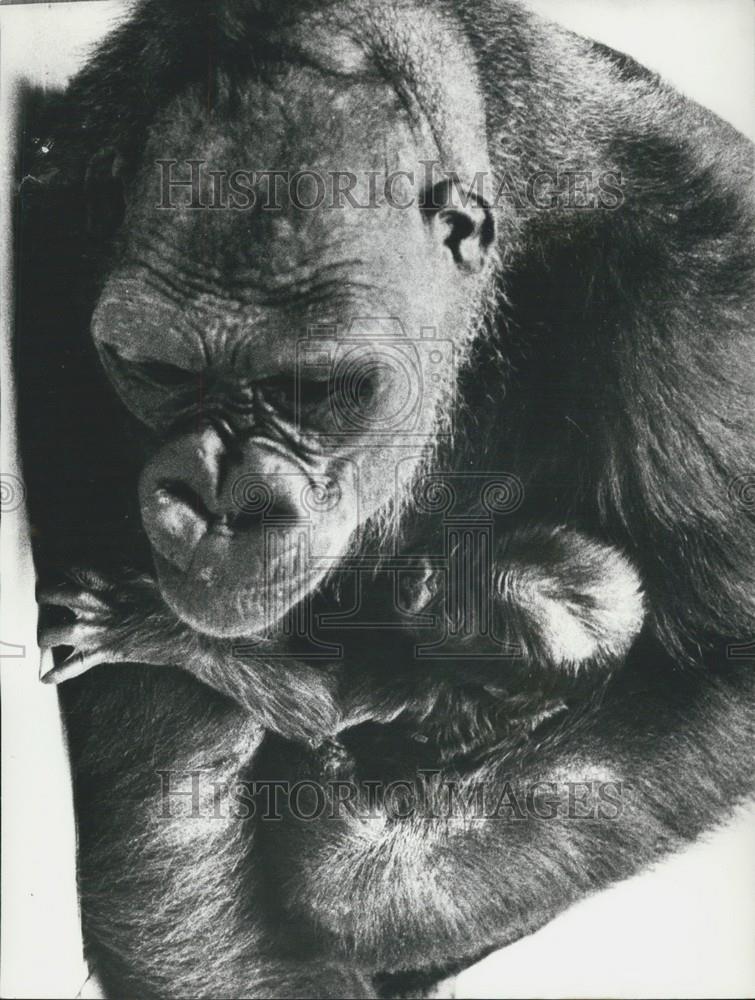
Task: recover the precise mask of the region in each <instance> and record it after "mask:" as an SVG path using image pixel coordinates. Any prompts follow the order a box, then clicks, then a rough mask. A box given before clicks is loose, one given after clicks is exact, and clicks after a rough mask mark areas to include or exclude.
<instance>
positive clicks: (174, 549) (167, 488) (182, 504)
mask: <svg viewBox="0 0 755 1000" xmlns="http://www.w3.org/2000/svg"><path fill="white" fill-rule="evenodd" d="M141 506H142V524H143V525H144V530H145V531H146V533H147V537H148V538H149V540H150V543H151V544H152V546H153V548H154V549H155V550H156V552H158V553H159V554H160V555H161V556H162V557H163V558H164V559H167V560H168V562H171V563H173V565H175V566H177V567H178V568H179V569H181V570H184V571H185V570H187V569H188V568H189V566H190V565H191V562H192V559H193V557H194V551H195V549H196V547H197V545H198V544H199V542H200V541H201V540H202V538H203V537H204V536H205V535H206V534H207V529H208V527H209V522H210V519H211V514H210V513H209V511H208V510H207V508H206V507H205V505H204V503H203V501H202V499H201V497H200V496H199V494H198V493H197V492H196V491H195V490H193V489H192V488H191V487H190V486H188V484H186V483H185V482H183V481H181V480H166V481H163V482H161V483H159V484H158V485H156V486H155V487H154V488H153V489H152V490H147V491H145V492H144V493H143V495H142V504H141Z"/></svg>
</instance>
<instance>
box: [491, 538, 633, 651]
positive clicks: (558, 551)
mask: <svg viewBox="0 0 755 1000" xmlns="http://www.w3.org/2000/svg"><path fill="white" fill-rule="evenodd" d="M511 549H512V551H511V561H510V562H509V564H508V565H507V568H506V569H505V571H504V572H503V573H502V574H501V577H500V579H499V591H500V592H501V595H502V597H503V600H504V603H505V604H506V605H507V608H508V609H509V610H510V612H511V615H512V617H513V618H515V619H517V620H518V626H519V628H518V630H519V631H521V632H523V633H524V634H525V635H526V634H527V633H529V635H530V636H531V637H534V638H535V639H536V641H537V642H538V644H539V645H540V646H541V647H542V648H543V650H544V652H545V655H546V656H547V657H548V659H549V660H551V661H552V663H553V664H554V665H556V666H559V667H562V668H564V669H567V670H578V669H579V668H580V667H581V666H582V665H583V664H585V663H587V662H599V663H601V662H605V661H607V660H615V659H616V658H618V657H621V656H623V655H624V654H625V653H626V652H627V651H628V649H629V647H630V646H631V644H632V641H633V640H634V639H635V637H636V636H637V634H638V633H639V631H640V629H641V628H642V624H643V621H644V617H645V609H644V603H643V597H642V589H641V583H640V578H639V575H638V573H637V571H636V570H635V568H634V567H633V566H632V564H631V563H630V561H629V560H628V558H627V557H626V556H625V555H623V554H622V553H621V552H619V551H618V549H615V548H613V547H612V546H608V545H604V544H602V543H599V542H596V541H593V540H592V539H589V538H586V537H585V536H583V535H580V534H578V533H577V532H575V531H567V530H566V529H554V530H553V531H551V532H548V533H544V532H542V531H537V532H533V533H532V534H531V535H530V536H529V537H528V536H524V537H523V538H517V539H516V540H515V541H514V542H513V543H512V547H511ZM515 627H516V626H515Z"/></svg>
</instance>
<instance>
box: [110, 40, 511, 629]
mask: <svg viewBox="0 0 755 1000" xmlns="http://www.w3.org/2000/svg"><path fill="white" fill-rule="evenodd" d="M436 30H437V31H440V28H437V26H436ZM323 38H326V36H323ZM349 44H350V45H351V48H350V49H349V48H348V46H347V44H346V41H345V40H344V39H343V38H342V37H340V38H339V36H338V35H333V34H331V35H330V36H327V40H326V41H322V42H318V39H317V34H316V32H315V33H314V34H313V36H312V38H309V40H308V42H307V45H308V47H309V49H308V52H307V53H306V62H307V63H311V62H315V63H317V65H315V66H312V65H304V64H297V63H296V62H295V61H293V62H292V61H289V62H282V63H280V64H277V63H276V64H275V65H272V66H268V67H266V68H265V70H264V72H263V73H262V74H261V75H259V76H257V77H254V78H252V77H250V76H246V77H243V78H242V79H238V78H231V77H230V76H228V77H227V78H224V81H223V85H221V86H220V87H219V91H220V92H219V93H218V94H217V95H214V96H213V98H212V103H211V107H210V108H209V109H208V107H207V103H206V102H207V98H206V94H205V88H204V87H202V88H200V87H198V86H197V87H191V86H189V87H187V88H186V89H185V90H184V91H183V92H182V93H180V94H179V95H178V96H177V97H175V98H174V99H173V100H172V101H171V102H170V103H169V104H168V105H167V106H166V107H165V108H164V109H163V111H162V112H161V114H159V115H158V116H157V119H156V121H155V124H154V125H153V126H152V127H151V129H150V132H149V138H148V142H147V144H146V149H145V151H144V153H143V155H142V157H141V161H140V163H139V165H138V169H136V170H135V172H134V176H133V179H132V180H131V182H130V183H129V186H128V189H127V212H126V218H125V223H124V226H123V232H122V239H121V252H120V258H119V262H118V265H117V266H116V268H115V269H114V270H113V271H112V272H111V274H110V277H109V278H108V280H107V283H106V285H105V287H104V289H103V291H102V295H101V298H100V300H99V303H98V305H97V308H96V310H95V314H94V318H93V333H94V337H95V341H96V344H97V347H98V350H99V352H100V355H101V358H102V360H103V363H104V365H105V368H106V370H107V372H108V374H109V376H110V378H111V379H112V381H113V383H114V385H115V387H116V389H117V391H118V393H119V394H120V396H121V398H122V400H123V401H124V402H125V404H126V405H127V406H128V408H129V409H130V410H131V411H132V412H133V413H134V414H135V415H136V416H137V417H138V418H139V419H140V420H141V421H142V422H143V423H144V424H145V425H147V426H148V427H149V428H150V429H151V430H152V431H153V432H154V438H155V447H154V451H153V453H152V454H151V456H150V457H149V458H148V461H147V463H146V465H145V468H144V471H143V473H142V476H141V481H140V486H139V493H140V503H141V510H142V518H143V523H144V527H145V530H146V532H147V535H148V537H149V540H150V543H151V546H152V549H153V553H154V561H155V566H156V570H157V574H158V578H159V584H160V588H161V591H162V593H163V596H164V598H165V600H166V602H167V603H168V604H169V605H170V607H171V608H172V609H173V610H174V611H175V612H176V613H177V614H178V615H179V617H181V618H182V619H183V620H184V621H186V622H187V623H188V624H190V625H192V626H193V627H194V628H196V629H197V630H199V631H201V632H204V633H206V634H211V635H215V636H238V635H245V634H246V635H248V634H250V633H259V632H264V631H265V629H266V628H268V627H270V626H271V625H272V624H274V623H275V622H276V621H277V620H279V619H280V617H281V616H282V615H283V614H284V613H285V612H286V611H287V610H288V608H290V607H291V606H293V605H294V604H296V603H297V602H298V601H299V600H300V599H301V598H302V597H303V596H304V595H305V594H306V593H308V592H309V591H310V590H311V589H312V588H313V587H314V586H315V585H316V584H317V583H318V581H319V580H321V579H322V577H323V576H324V575H325V574H326V573H327V572H328V570H329V569H330V568H331V567H332V566H333V565H334V563H335V562H337V560H338V559H339V557H341V556H342V555H343V553H344V552H345V550H346V549H347V547H348V546H349V544H350V541H351V540H352V538H353V536H354V533H355V531H356V530H357V529H358V528H359V527H360V526H361V525H363V524H364V523H365V522H367V521H368V520H369V519H370V518H371V517H373V516H374V515H375V514H376V513H377V512H378V511H380V510H382V509H384V508H386V506H387V505H390V504H391V502H392V501H395V500H396V498H397V496H398V497H400V496H401V494H402V493H403V492H404V491H405V489H406V486H407V484H408V482H409V481H410V480H411V477H412V475H413V474H414V472H415V471H416V469H417V467H418V464H419V463H420V462H421V461H422V459H423V456H424V455H425V454H426V452H427V450H428V446H429V444H430V442H431V441H432V439H433V436H434V434H435V432H436V429H437V426H438V423H439V420H441V419H442V418H443V416H444V415H445V414H446V413H447V412H448V410H449V406H450V401H451V398H452V395H453V392H454V383H455V378H456V373H457V369H458V365H459V363H460V362H461V361H463V358H464V355H465V353H466V350H467V347H468V344H469V342H470V338H471V334H472V331H473V330H474V328H475V321H476V319H477V316H478V313H479V312H480V306H479V304H480V303H481V302H483V301H484V299H485V288H486V283H487V281H488V280H489V270H490V269H489V267H488V266H487V262H488V258H489V256H490V255H489V253H488V250H489V247H490V246H491V243H492V240H493V225H494V224H493V219H492V215H491V213H490V211H489V210H488V208H487V207H486V206H485V204H484V201H483V200H482V198H481V197H479V196H478V195H476V194H473V195H472V196H471V197H469V198H468V199H464V198H462V197H461V196H460V192H461V191H464V190H466V189H467V185H469V181H470V178H471V177H472V176H473V175H474V174H476V173H478V172H479V171H485V170H486V168H487V163H486V159H485V154H484V152H483V153H482V154H481V155H480V158H479V160H478V162H475V163H472V162H467V163H464V162H463V159H464V158H463V157H462V156H461V155H460V154H458V150H456V151H455V150H454V146H453V142H450V143H449V141H448V137H443V136H441V138H439V133H438V130H437V129H436V128H435V127H434V123H433V120H432V117H428V115H427V114H426V113H425V111H424V109H423V107H422V105H421V102H420V101H418V100H417V99H416V98H412V97H410V96H407V95H406V94H402V93H400V92H397V91H396V90H395V89H394V88H393V87H392V86H391V85H390V84H388V83H387V82H386V81H385V79H384V77H383V76H382V75H381V74H379V73H378V72H377V71H376V70H375V69H374V66H373V64H372V63H371V62H370V60H369V59H368V58H367V57H366V56H364V55H362V56H360V55H359V53H358V50H357V49H356V48H355V47H354V44H353V42H350V43H349ZM344 52H345V54H344ZM301 58H302V61H303V62H304V61H305V59H304V56H302V57H301ZM339 59H340V63H338V60H339ZM344 61H346V63H347V66H346V68H344V65H343V64H344ZM334 63H336V64H337V69H333V65H334ZM434 113H435V114H436V116H437V113H438V109H437V108H436V109H434ZM460 138H461V137H460ZM451 139H453V137H451ZM463 140H464V149H465V150H469V149H472V148H474V149H477V150H482V151H484V150H485V148H486V145H485V136H484V133H482V131H480V134H479V135H478V136H477V141H476V142H475V144H474V146H470V145H469V139H468V136H464V137H463ZM430 165H433V166H430ZM450 175H451V176H453V177H456V178H457V179H458V183H454V182H453V180H452V179H449V177H450ZM465 201H466V204H465V203H464V202H465Z"/></svg>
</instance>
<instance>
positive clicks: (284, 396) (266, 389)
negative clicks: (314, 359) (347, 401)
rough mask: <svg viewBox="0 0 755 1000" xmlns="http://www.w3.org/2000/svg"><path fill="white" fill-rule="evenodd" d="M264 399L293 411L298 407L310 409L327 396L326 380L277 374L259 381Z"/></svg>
mask: <svg viewBox="0 0 755 1000" xmlns="http://www.w3.org/2000/svg"><path fill="white" fill-rule="evenodd" d="M260 389H261V390H262V394H263V396H264V398H265V400H266V401H267V402H268V403H270V404H271V405H272V406H275V407H276V408H278V409H280V410H282V411H284V412H286V413H293V412H294V410H295V409H296V408H297V407H298V408H300V409H301V410H310V409H313V408H314V407H316V406H319V405H320V404H321V403H322V402H324V400H326V399H327V397H328V382H327V380H325V381H320V380H317V379H310V378H301V377H299V378H297V377H296V376H294V375H277V376H275V377H274V378H269V379H264V380H263V381H262V382H260Z"/></svg>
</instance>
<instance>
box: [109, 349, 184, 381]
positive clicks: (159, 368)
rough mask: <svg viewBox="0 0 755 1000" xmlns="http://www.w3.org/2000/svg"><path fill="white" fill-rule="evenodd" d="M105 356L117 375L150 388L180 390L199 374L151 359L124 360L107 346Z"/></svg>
mask: <svg viewBox="0 0 755 1000" xmlns="http://www.w3.org/2000/svg"><path fill="white" fill-rule="evenodd" d="M104 351H105V354H106V356H107V361H108V363H109V365H110V366H111V367H112V368H113V370H114V371H115V373H116V374H118V375H120V376H121V377H123V378H126V379H131V380H138V381H140V382H142V383H147V384H148V385H150V386H159V387H161V388H165V389H171V388H180V387H182V386H185V385H186V384H187V382H191V381H196V378H197V373H196V372H192V371H188V370H187V369H185V368H179V367H177V366H176V365H171V364H168V363H167V362H164V361H154V360H151V359H145V360H143V361H141V360H132V359H129V358H124V357H123V355H121V354H119V353H118V351H117V350H115V348H113V347H110V346H105V348H104Z"/></svg>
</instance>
